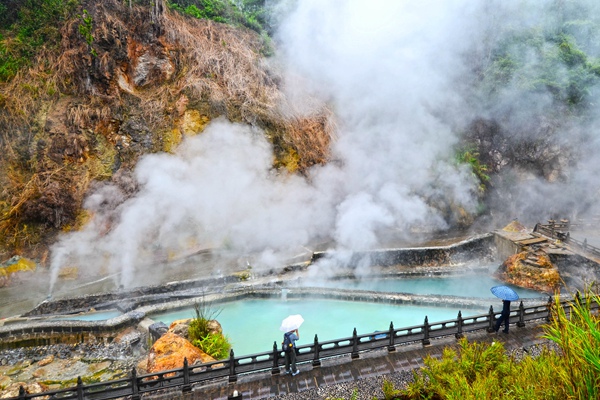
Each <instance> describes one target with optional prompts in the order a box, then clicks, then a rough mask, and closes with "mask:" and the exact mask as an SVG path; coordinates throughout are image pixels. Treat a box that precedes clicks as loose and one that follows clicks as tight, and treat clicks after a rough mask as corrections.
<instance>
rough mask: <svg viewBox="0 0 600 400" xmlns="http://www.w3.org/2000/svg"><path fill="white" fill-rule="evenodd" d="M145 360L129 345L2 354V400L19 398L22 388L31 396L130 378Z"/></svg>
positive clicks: (91, 345)
mask: <svg viewBox="0 0 600 400" xmlns="http://www.w3.org/2000/svg"><path fill="white" fill-rule="evenodd" d="M143 357H144V354H143V353H142V351H141V349H140V348H139V346H132V345H131V344H130V343H129V342H126V341H123V342H120V343H110V344H104V343H80V344H74V345H67V344H56V345H49V346H38V347H29V348H18V349H12V350H3V351H0V398H7V397H13V396H17V395H18V393H19V387H20V386H23V387H25V388H27V390H28V391H29V392H30V393H37V392H40V391H46V390H56V389H60V388H63V387H72V386H74V385H75V384H76V383H77V378H78V377H81V378H82V380H83V381H84V382H85V383H93V382H102V381H109V380H114V379H120V378H123V377H126V376H128V375H129V374H130V373H131V370H132V368H133V367H134V366H135V365H136V364H137V363H138V362H139V360H140V359H142V358H143Z"/></svg>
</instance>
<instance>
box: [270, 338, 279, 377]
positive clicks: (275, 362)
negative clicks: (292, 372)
mask: <svg viewBox="0 0 600 400" xmlns="http://www.w3.org/2000/svg"><path fill="white" fill-rule="evenodd" d="M279 372H280V371H279V349H278V348H277V342H275V341H274V342H273V367H271V375H279Z"/></svg>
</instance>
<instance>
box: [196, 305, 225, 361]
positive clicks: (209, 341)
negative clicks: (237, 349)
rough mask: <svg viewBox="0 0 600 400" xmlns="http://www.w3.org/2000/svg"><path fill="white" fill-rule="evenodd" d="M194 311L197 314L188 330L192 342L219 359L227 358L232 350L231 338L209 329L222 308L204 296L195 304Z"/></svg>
mask: <svg viewBox="0 0 600 400" xmlns="http://www.w3.org/2000/svg"><path fill="white" fill-rule="evenodd" d="M194 311H195V314H196V316H195V318H194V319H193V321H192V322H191V323H190V327H189V330H188V336H189V338H190V342H191V343H192V344H193V345H194V346H196V347H198V348H199V349H200V350H202V351H203V352H205V353H206V354H208V355H209V356H211V357H213V358H216V359H217V360H222V359H224V358H227V357H228V356H229V351H230V350H231V343H230V342H229V338H228V337H227V336H225V335H223V334H222V333H218V332H211V331H210V329H209V325H210V321H212V320H215V319H216V318H217V316H218V315H219V314H220V313H221V310H220V309H215V308H213V307H212V303H210V302H206V301H205V300H204V298H203V299H202V301H201V302H199V303H195V304H194Z"/></svg>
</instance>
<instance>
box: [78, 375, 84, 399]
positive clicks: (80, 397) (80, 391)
mask: <svg viewBox="0 0 600 400" xmlns="http://www.w3.org/2000/svg"><path fill="white" fill-rule="evenodd" d="M77 400H83V381H82V380H81V377H80V376H78V377H77Z"/></svg>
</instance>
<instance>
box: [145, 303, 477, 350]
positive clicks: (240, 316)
mask: <svg viewBox="0 0 600 400" xmlns="http://www.w3.org/2000/svg"><path fill="white" fill-rule="evenodd" d="M214 308H215V309H216V310H221V313H220V314H219V315H218V316H217V318H216V319H217V320H218V321H219V322H220V323H221V325H222V327H223V332H224V333H225V335H227V336H229V338H230V341H231V343H232V345H233V350H234V352H235V354H236V355H238V356H241V355H248V354H253V353H262V352H266V351H271V350H273V342H276V343H277V345H278V346H280V345H281V341H282V339H283V333H282V332H280V331H279V326H280V324H281V321H282V320H283V319H284V318H286V317H287V316H288V315H290V314H301V315H302V317H303V318H304V321H305V322H304V324H303V325H302V327H301V328H300V340H299V341H298V342H297V344H298V345H303V344H310V343H313V342H314V337H315V334H316V335H318V338H319V341H326V340H333V339H341V338H345V337H350V336H352V331H353V329H354V328H356V330H357V333H358V334H359V335H360V334H366V333H371V332H375V331H387V330H389V327H390V321H393V322H394V327H396V328H400V327H408V326H413V325H421V324H423V321H424V318H425V316H427V317H428V318H429V322H430V323H431V322H436V321H444V320H448V319H454V318H456V317H457V314H458V311H459V310H458V308H444V307H421V306H409V305H392V304H381V303H379V304H377V303H361V302H352V301H338V300H321V299H315V300H312V299H303V300H283V299H249V300H242V301H235V302H231V303H223V304H218V305H214ZM486 312H487V309H481V310H462V313H463V316H467V315H477V314H485V313H486ZM194 315H195V314H194V310H193V308H190V309H186V310H180V311H174V312H167V313H161V314H155V315H151V316H150V318H152V319H153V320H155V321H161V322H164V323H165V324H167V325H169V324H170V323H171V322H172V321H175V320H177V319H184V318H192V317H194Z"/></svg>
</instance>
